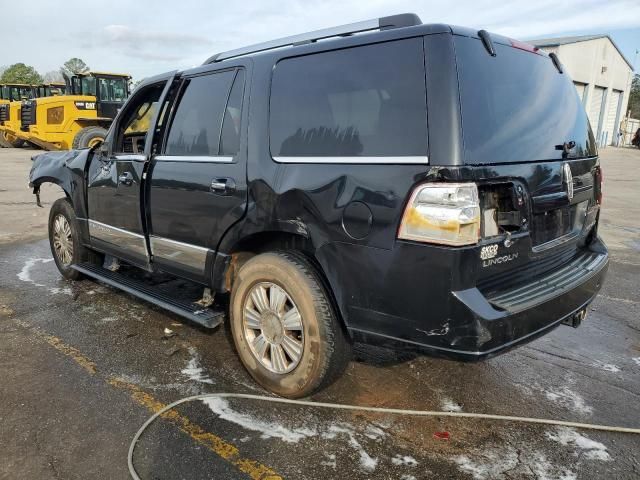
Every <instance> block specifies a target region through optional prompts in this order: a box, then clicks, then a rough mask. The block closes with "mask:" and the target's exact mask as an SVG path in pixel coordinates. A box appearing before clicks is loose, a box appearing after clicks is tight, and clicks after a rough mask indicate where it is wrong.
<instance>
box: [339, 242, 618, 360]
mask: <svg viewBox="0 0 640 480" xmlns="http://www.w3.org/2000/svg"><path fill="white" fill-rule="evenodd" d="M608 265H609V259H608V252H607V250H606V247H605V246H604V244H603V243H602V242H601V241H600V240H596V241H594V242H593V243H592V244H591V245H590V247H589V248H588V250H585V251H583V252H581V253H580V254H579V255H577V256H576V257H575V258H574V259H572V260H571V261H570V262H568V263H567V264H564V265H561V266H560V267H559V268H554V269H553V270H551V271H550V272H547V273H545V274H544V275H541V276H539V277H536V278H533V279H530V280H529V281H528V282H524V283H520V284H518V285H515V286H513V285H511V286H508V287H506V288H503V289H502V290H501V291H493V292H486V291H485V292H483V291H482V290H481V289H479V288H477V287H474V288H468V289H464V290H450V291H449V292H448V293H449V295H448V297H449V298H448V308H446V310H443V309H441V308H437V307H436V306H435V305H434V306H433V307H432V308H429V305H428V304H425V305H424V307H423V309H422V318H417V317H415V316H414V317H413V318H406V317H405V318H400V317H397V316H391V315H389V314H387V313H382V312H380V311H371V310H368V309H362V308H359V307H351V308H350V309H349V310H350V318H351V319H352V320H354V321H355V322H354V323H356V324H355V325H353V324H352V325H349V330H350V332H351V333H352V334H353V336H354V338H355V339H357V340H361V341H365V342H367V343H376V344H383V345H386V346H389V347H393V348H397V347H403V348H410V349H415V350H418V351H422V352H427V353H430V354H436V355H438V356H444V357H447V358H452V359H458V360H479V359H483V358H487V357H490V356H494V355H496V354H498V353H502V352H504V351H506V350H508V349H510V348H513V347H515V346H517V345H520V344H522V343H526V342H528V341H531V340H533V339H535V338H537V337H539V336H541V335H543V334H545V333H547V332H549V331H551V330H553V329H554V328H555V327H556V326H558V325H560V324H561V323H562V322H563V321H566V320H569V319H571V318H572V317H573V316H574V315H575V314H576V313H578V312H580V311H581V310H583V309H585V308H586V307H587V306H588V305H589V303H591V301H592V300H593V299H594V297H595V296H596V295H597V293H598V292H599V290H600V288H601V286H602V283H603V281H604V278H605V276H606V273H607V269H608ZM414 311H415V309H414ZM445 315H446V316H445ZM419 324H423V325H428V327H427V328H416V325H419ZM436 325H437V328H434V326H436ZM369 326H371V327H372V328H368V327H369Z"/></svg>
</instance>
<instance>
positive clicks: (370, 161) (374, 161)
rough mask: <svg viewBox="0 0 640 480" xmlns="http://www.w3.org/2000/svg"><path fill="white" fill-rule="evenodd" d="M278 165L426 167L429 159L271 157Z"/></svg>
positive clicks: (425, 157)
mask: <svg viewBox="0 0 640 480" xmlns="http://www.w3.org/2000/svg"><path fill="white" fill-rule="evenodd" d="M273 159H274V160H275V161H276V162H278V163H342V164H363V165H398V164H400V165H402V164H410V165H427V164H428V163H429V157H427V156H424V157H421V156H420V157H282V156H278V157H273Z"/></svg>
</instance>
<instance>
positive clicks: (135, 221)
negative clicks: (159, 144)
mask: <svg viewBox="0 0 640 480" xmlns="http://www.w3.org/2000/svg"><path fill="white" fill-rule="evenodd" d="M167 85H168V79H164V80H163V81H159V82H158V83H154V84H151V85H148V86H146V87H143V88H141V89H140V90H139V91H138V92H137V93H136V95H135V96H134V97H132V98H131V100H130V101H129V102H127V105H126V106H125V107H124V109H123V111H122V113H121V115H119V116H118V118H117V119H116V121H115V123H114V125H113V128H112V129H111V131H110V132H109V135H108V137H107V139H106V141H105V144H104V145H103V146H102V147H101V148H100V149H98V150H97V151H96V153H95V155H94V156H93V158H92V160H91V164H90V165H89V173H88V182H87V183H88V189H87V190H88V193H87V197H88V214H89V219H88V222H89V235H90V237H91V244H92V246H94V247H95V248H96V249H98V250H101V251H103V252H105V253H109V254H112V255H114V256H116V257H118V258H122V259H123V260H126V261H128V262H131V263H133V264H135V265H138V266H142V267H147V266H148V265H149V252H148V248H147V243H146V239H145V229H144V222H143V216H142V206H141V199H142V198H143V180H144V176H145V170H146V167H147V166H148V162H147V160H148V158H149V151H150V150H149V148H147V145H148V143H149V142H150V141H151V140H150V139H151V137H152V133H153V132H150V131H149V130H150V126H151V125H154V124H155V122H156V117H157V110H158V105H162V101H163V98H164V96H165V95H166V90H167V89H168V88H167Z"/></svg>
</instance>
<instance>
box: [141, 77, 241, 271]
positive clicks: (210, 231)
mask: <svg viewBox="0 0 640 480" xmlns="http://www.w3.org/2000/svg"><path fill="white" fill-rule="evenodd" d="M245 78H246V72H245V69H244V68H227V69H225V70H216V71H205V72H202V69H199V70H198V71H197V73H195V74H191V75H185V76H184V77H183V79H182V82H181V85H180V86H179V88H178V91H177V97H176V98H177V100H176V102H175V104H174V106H173V108H172V115H171V118H170V120H169V123H168V127H167V131H166V132H165V134H164V140H163V142H162V145H161V147H160V153H159V154H158V155H156V156H155V157H153V158H152V161H151V168H150V171H149V177H148V182H149V185H148V199H147V206H148V209H147V220H148V225H149V243H150V248H151V253H152V255H153V262H154V263H155V264H157V265H158V266H159V267H161V268H162V269H163V270H165V271H168V272H171V273H174V274H176V275H180V276H183V277H186V278H190V279H192V280H195V281H203V282H206V280H207V271H208V270H207V264H208V263H207V262H210V261H211V260H212V259H213V253H214V252H215V250H216V248H217V245H218V242H219V240H220V238H221V237H222V235H223V234H224V232H225V231H226V230H227V229H228V228H229V227H230V226H231V225H232V224H233V223H235V222H236V221H237V220H239V219H240V218H241V217H242V216H243V215H244V211H245V208H246V196H247V185H246V141H245V140H244V139H245V137H246V135H244V134H243V131H244V129H246V125H245V123H246V122H245V120H243V117H244V115H243V110H245V111H246V108H243V104H244V103H246V102H245V96H246V95H245ZM245 107H246V105H245Z"/></svg>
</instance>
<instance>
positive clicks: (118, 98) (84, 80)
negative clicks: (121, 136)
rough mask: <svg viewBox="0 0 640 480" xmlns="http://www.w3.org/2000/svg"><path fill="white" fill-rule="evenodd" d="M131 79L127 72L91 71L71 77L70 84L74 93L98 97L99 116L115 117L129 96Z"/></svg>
mask: <svg viewBox="0 0 640 480" xmlns="http://www.w3.org/2000/svg"><path fill="white" fill-rule="evenodd" d="M130 80H131V77H130V76H129V75H126V74H118V73H100V72H89V73H81V74H77V75H74V76H73V77H71V78H70V79H69V83H70V85H69V86H70V90H71V93H72V94H75V95H90V96H94V97H95V98H96V109H97V111H98V117H100V118H111V119H113V118H115V116H116V114H117V113H118V110H119V109H120V107H122V105H123V104H124V101H125V100H126V99H127V97H128V96H129V81H130Z"/></svg>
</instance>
